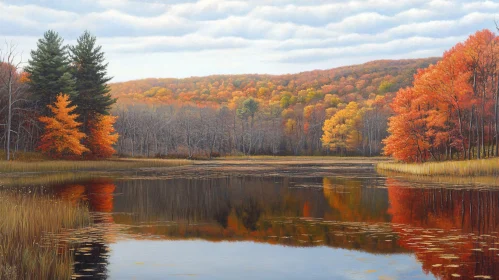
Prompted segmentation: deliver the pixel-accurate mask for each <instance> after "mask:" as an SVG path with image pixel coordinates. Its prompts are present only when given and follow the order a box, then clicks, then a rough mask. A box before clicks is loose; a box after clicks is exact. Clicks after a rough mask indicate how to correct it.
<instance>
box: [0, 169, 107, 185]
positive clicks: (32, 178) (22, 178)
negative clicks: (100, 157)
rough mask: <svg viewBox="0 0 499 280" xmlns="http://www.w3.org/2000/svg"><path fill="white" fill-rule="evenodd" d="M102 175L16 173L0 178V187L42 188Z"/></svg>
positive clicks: (85, 173)
mask: <svg viewBox="0 0 499 280" xmlns="http://www.w3.org/2000/svg"><path fill="white" fill-rule="evenodd" d="M113 175H114V174H106V175H105V176H104V177H105V178H110V177H113ZM101 177H103V176H102V174H100V173H97V172H69V173H66V172H64V173H60V172H56V173H47V174H40V173H32V174H25V173H17V174H9V175H6V176H3V177H0V186H44V185H54V184H67V183H74V182H79V181H82V180H88V179H94V178H101Z"/></svg>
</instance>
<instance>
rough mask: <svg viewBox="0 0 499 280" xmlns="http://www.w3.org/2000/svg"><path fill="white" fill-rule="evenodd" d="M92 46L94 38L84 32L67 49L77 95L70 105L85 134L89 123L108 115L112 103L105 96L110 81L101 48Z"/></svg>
mask: <svg viewBox="0 0 499 280" xmlns="http://www.w3.org/2000/svg"><path fill="white" fill-rule="evenodd" d="M95 43H96V38H95V36H92V35H91V34H90V33H89V32H88V31H85V32H84V33H83V35H81V36H80V38H78V40H77V45H76V46H71V47H70V48H69V49H70V56H71V60H72V63H73V68H72V70H73V76H74V77H75V79H76V91H77V92H78V94H77V96H76V98H75V99H74V102H75V104H76V105H77V106H78V109H77V113H78V114H79V115H80V119H79V120H80V121H81V122H82V123H83V131H84V132H87V131H88V129H89V123H90V122H91V121H92V120H93V119H95V118H96V117H97V116H98V115H108V114H109V110H110V108H111V106H112V105H113V104H114V103H115V102H116V99H114V98H112V97H111V95H110V94H109V91H110V89H109V87H108V86H107V84H106V83H107V82H109V81H110V80H111V78H110V77H107V72H106V68H107V63H104V53H103V52H102V50H101V46H96V44H95Z"/></svg>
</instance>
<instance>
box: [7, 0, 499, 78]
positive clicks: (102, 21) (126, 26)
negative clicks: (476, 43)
mask: <svg viewBox="0 0 499 280" xmlns="http://www.w3.org/2000/svg"><path fill="white" fill-rule="evenodd" d="M494 20H499V0H498V1H483V0H482V1H480V0H452V1H445V0H433V1H429V0H428V1H423V0H397V1H395V0H355V1H354V0H334V1H333V0H296V1H293V0H248V1H241V0H234V1H232V0H199V1H196V0H185V1H182V0H164V1H153V0H136V1H132V0H71V1H67V0H38V1H30V0H0V39H2V40H3V39H6V40H7V41H12V42H14V43H16V44H17V45H18V49H19V50H20V51H22V52H23V59H24V60H27V59H28V58H29V52H30V50H31V49H33V48H34V47H35V46H36V41H37V40H38V38H40V37H41V36H42V34H43V32H44V31H46V30H48V29H53V30H55V31H57V32H59V33H60V34H61V35H62V36H63V37H64V38H65V43H67V44H72V43H74V42H75V40H76V38H77V37H78V36H79V35H80V34H81V33H82V32H83V31H84V30H89V31H90V32H91V33H93V34H94V35H96V36H97V37H98V43H99V44H101V45H102V46H103V50H104V51H105V52H106V57H107V60H108V62H109V68H108V70H109V74H110V75H111V76H113V77H114V79H113V81H124V80H131V79H139V78H147V77H189V76H204V75H210V74H237V73H271V74H282V73H295V72H300V71H305V70H313V69H328V68H332V67H336V66H342V65H350V64H358V63H362V62H367V61H370V60H375V59H397V58H417V57H429V56H440V55H441V54H442V52H443V51H444V50H446V49H449V48H450V47H452V46H453V45H454V44H456V43H457V42H459V41H463V40H465V39H466V37H467V36H468V35H470V34H472V33H474V32H475V31H477V30H481V29H484V28H489V29H494V28H495V25H494Z"/></svg>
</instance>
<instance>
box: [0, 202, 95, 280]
mask: <svg viewBox="0 0 499 280" xmlns="http://www.w3.org/2000/svg"><path fill="white" fill-rule="evenodd" d="M0 200H1V203H0V217H1V219H0V279H14V280H15V279H70V278H71V274H72V272H73V254H72V253H71V252H72V251H70V250H69V244H67V243H65V242H62V241H58V240H52V241H51V242H49V243H47V244H45V243H43V242H42V241H43V240H44V239H43V237H44V235H46V234H47V233H61V232H63V231H65V230H68V229H76V228H81V227H84V226H88V225H90V223H91V218H90V213H89V212H88V210H87V209H86V208H85V207H83V206H74V205H72V204H71V202H69V201H58V200H53V199H49V198H44V197H35V196H26V195H20V194H12V193H7V192H0Z"/></svg>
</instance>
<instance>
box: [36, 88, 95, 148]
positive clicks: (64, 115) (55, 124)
mask: <svg viewBox="0 0 499 280" xmlns="http://www.w3.org/2000/svg"><path fill="white" fill-rule="evenodd" d="M48 108H49V109H50V110H51V111H52V114H53V115H54V116H53V117H46V116H43V117H40V118H39V120H40V122H42V123H44V124H45V131H44V134H43V136H42V138H41V144H40V146H39V147H38V148H39V149H40V150H41V151H42V152H43V153H45V154H48V155H49V156H51V157H54V158H60V157H65V156H73V155H77V156H79V155H81V154H83V153H84V152H86V151H88V149H87V148H85V146H83V145H82V144H81V140H82V139H83V138H84V137H85V134H84V133H82V132H80V131H79V129H78V127H79V126H80V125H81V123H79V122H77V121H76V118H78V115H77V114H74V113H73V111H74V110H75V109H76V106H70V101H69V95H66V94H60V95H58V96H57V101H56V102H55V104H54V106H52V105H48Z"/></svg>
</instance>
